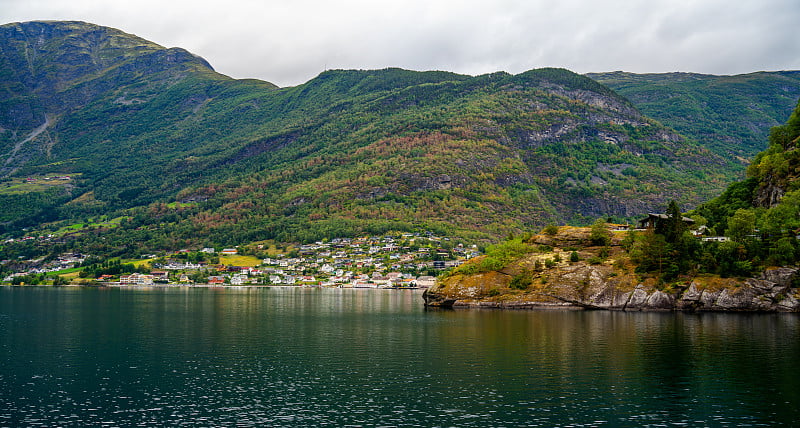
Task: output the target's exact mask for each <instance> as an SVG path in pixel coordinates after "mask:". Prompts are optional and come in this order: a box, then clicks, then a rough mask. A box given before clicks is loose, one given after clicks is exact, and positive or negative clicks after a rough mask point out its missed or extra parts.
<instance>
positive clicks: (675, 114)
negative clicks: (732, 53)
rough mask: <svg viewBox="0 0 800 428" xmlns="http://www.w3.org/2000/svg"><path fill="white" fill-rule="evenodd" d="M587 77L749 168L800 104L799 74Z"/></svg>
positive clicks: (799, 72) (604, 74) (609, 74)
mask: <svg viewBox="0 0 800 428" xmlns="http://www.w3.org/2000/svg"><path fill="white" fill-rule="evenodd" d="M587 76H589V77H591V78H592V79H594V80H596V81H598V82H600V83H602V84H604V85H606V86H608V87H610V88H612V89H614V90H615V91H617V92H618V93H619V94H621V95H623V96H625V97H626V98H628V99H629V100H631V102H633V104H634V105H635V106H636V107H637V108H638V109H639V110H641V111H642V112H643V113H644V114H646V115H648V116H650V117H652V118H655V119H656V120H658V121H659V122H661V123H663V124H665V125H667V126H669V127H671V128H673V129H675V130H677V131H678V132H680V133H681V134H682V135H685V136H686V137H688V138H690V139H693V140H695V141H698V142H699V143H700V144H702V145H703V146H704V147H708V148H709V149H711V150H713V151H714V152H715V153H720V154H723V155H725V156H730V157H736V158H738V159H740V160H742V161H744V162H747V161H748V160H749V159H752V158H753V156H755V154H756V153H758V152H760V151H762V150H764V142H765V141H767V137H768V136H769V130H770V128H772V127H773V126H778V125H780V124H782V123H783V121H784V120H786V117H788V116H789V114H791V112H792V110H793V109H794V106H795V104H796V103H797V100H798V98H800V71H776V72H763V71H762V72H756V73H749V74H740V75H734V76H715V75H708V74H697V73H660V74H635V73H625V72H621V71H617V72H610V73H590V74H587Z"/></svg>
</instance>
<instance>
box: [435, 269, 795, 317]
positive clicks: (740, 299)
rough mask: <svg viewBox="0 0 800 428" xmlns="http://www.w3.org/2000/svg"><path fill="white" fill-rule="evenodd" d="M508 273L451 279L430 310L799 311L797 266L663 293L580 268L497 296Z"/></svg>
mask: <svg viewBox="0 0 800 428" xmlns="http://www.w3.org/2000/svg"><path fill="white" fill-rule="evenodd" d="M510 277H511V276H510V275H507V274H504V273H503V272H489V273H484V274H477V275H472V276H470V277H469V278H465V277H459V276H455V277H451V278H448V279H447V280H445V281H442V282H440V283H438V284H437V285H436V286H435V287H432V288H430V289H428V290H426V291H425V293H424V294H423V298H424V299H425V305H426V306H431V307H475V308H506V309H547V308H551V309H552V308H560V309H599V310H619V311H731V312H736V311H738V312H800V289H798V288H795V287H793V285H795V281H796V280H797V279H798V278H799V277H800V269H798V268H787V267H784V268H775V269H769V270H767V271H765V272H763V273H762V274H761V275H760V276H759V277H757V278H747V279H734V278H727V279H720V278H714V279H709V278H702V277H700V278H696V279H694V280H692V281H690V282H689V283H688V284H687V285H680V286H672V287H668V288H663V289H659V288H656V287H654V286H652V285H648V284H644V283H634V282H632V281H631V278H630V277H620V276H617V275H614V273H613V271H612V270H611V269H608V268H607V267H605V266H590V265H585V264H581V265H576V266H568V267H565V268H561V269H558V271H557V272H552V273H551V277H552V278H551V280H550V281H549V283H548V285H546V286H542V287H535V288H533V289H531V290H526V291H525V292H520V293H515V294H513V293H505V294H501V295H495V293H493V292H492V290H493V289H496V288H497V287H498V286H502V285H503V283H504V282H505V283H507V282H509V281H510Z"/></svg>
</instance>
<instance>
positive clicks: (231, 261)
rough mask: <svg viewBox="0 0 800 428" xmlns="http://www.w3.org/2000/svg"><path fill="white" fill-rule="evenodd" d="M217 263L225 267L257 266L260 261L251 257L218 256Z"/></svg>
mask: <svg viewBox="0 0 800 428" xmlns="http://www.w3.org/2000/svg"><path fill="white" fill-rule="evenodd" d="M219 263H220V264H223V265H226V266H249V267H253V266H258V265H260V264H261V259H259V258H257V257H253V256H220V257H219Z"/></svg>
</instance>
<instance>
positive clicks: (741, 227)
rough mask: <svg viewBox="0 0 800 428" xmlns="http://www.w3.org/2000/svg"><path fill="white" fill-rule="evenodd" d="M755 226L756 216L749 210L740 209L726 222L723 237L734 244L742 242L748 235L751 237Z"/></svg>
mask: <svg viewBox="0 0 800 428" xmlns="http://www.w3.org/2000/svg"><path fill="white" fill-rule="evenodd" d="M755 226H756V214H755V213H754V212H753V211H751V210H746V209H743V208H740V209H738V210H736V212H735V213H734V214H733V217H731V218H730V219H729V220H728V228H727V229H725V235H726V236H727V237H729V238H731V239H732V240H733V241H735V242H744V240H745V238H747V236H748V235H752V234H753V231H754V230H755Z"/></svg>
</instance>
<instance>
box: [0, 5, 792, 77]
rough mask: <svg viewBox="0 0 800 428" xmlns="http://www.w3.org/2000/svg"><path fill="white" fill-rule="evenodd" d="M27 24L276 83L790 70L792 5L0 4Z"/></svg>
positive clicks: (0, 13)
mask: <svg viewBox="0 0 800 428" xmlns="http://www.w3.org/2000/svg"><path fill="white" fill-rule="evenodd" d="M34 20H78V21H86V22H91V23H94V24H98V25H104V26H108V27H114V28H118V29H120V30H122V31H125V32H127V33H132V34H135V35H137V36H140V37H143V38H145V39H147V40H150V41H152V42H155V43H158V44H160V45H162V46H165V47H181V48H184V49H187V50H188V51H190V52H192V53H194V54H196V55H199V56H202V57H203V58H205V59H206V60H207V61H208V62H209V63H211V65H212V66H213V67H214V69H215V70H217V71H218V72H220V73H222V74H226V75H228V76H231V77H234V78H257V79H261V80H266V81H269V82H272V83H274V84H276V85H279V86H294V85H298V84H301V83H304V82H306V81H308V80H310V79H312V78H314V77H315V76H316V75H318V74H319V73H321V72H322V71H324V70H326V69H380V68H386V67H401V68H406V69H410V70H420V71H423V70H446V71H452V72H456V73H462V74H468V75H480V74H484V73H492V72H496V71H506V72H509V73H513V74H516V73H521V72H523V71H527V70H530V69H533V68H540V67H563V68H567V69H570V70H572V71H575V72H578V73H588V72H600V71H616V70H623V71H630V72H635V73H659V72H671V71H684V72H696V73H708V74H741V73H749V72H753V71H775V70H799V69H800V37H798V35H797V25H798V22H800V0H734V1H731V0H460V1H456V0H393V1H386V0H371V1H370V0H261V1H259V0H225V1H220V0H214V1H211V0H136V1H129V0H0V24H6V23H11V22H24V21H34Z"/></svg>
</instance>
